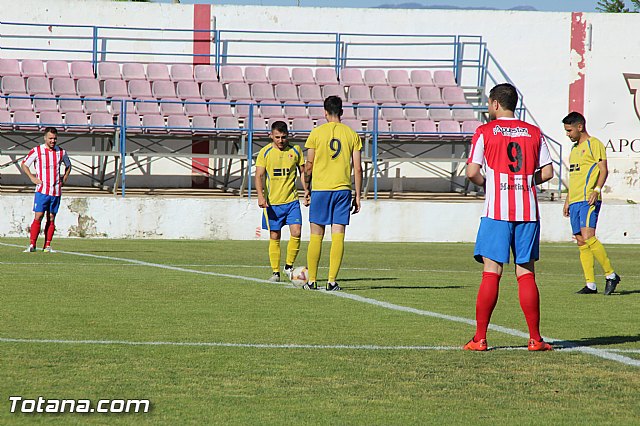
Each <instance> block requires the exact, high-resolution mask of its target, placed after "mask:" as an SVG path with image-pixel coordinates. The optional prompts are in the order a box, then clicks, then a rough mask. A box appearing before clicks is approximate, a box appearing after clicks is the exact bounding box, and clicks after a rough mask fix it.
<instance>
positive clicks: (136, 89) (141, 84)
mask: <svg viewBox="0 0 640 426" xmlns="http://www.w3.org/2000/svg"><path fill="white" fill-rule="evenodd" d="M129 96H131V97H132V98H134V99H138V98H152V97H153V94H152V93H151V86H150V85H149V82H148V81H144V80H132V81H130V82H129Z"/></svg>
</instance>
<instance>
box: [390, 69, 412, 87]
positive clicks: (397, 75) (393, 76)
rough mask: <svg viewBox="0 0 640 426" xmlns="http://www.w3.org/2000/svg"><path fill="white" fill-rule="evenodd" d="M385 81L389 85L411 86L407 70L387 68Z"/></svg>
mask: <svg viewBox="0 0 640 426" xmlns="http://www.w3.org/2000/svg"><path fill="white" fill-rule="evenodd" d="M387 81H388V82H389V86H391V87H402V86H411V81H410V80H409V73H408V72H407V70H389V72H387Z"/></svg>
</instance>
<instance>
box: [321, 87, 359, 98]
mask: <svg viewBox="0 0 640 426" xmlns="http://www.w3.org/2000/svg"><path fill="white" fill-rule="evenodd" d="M364 87H366V88H367V90H369V88H368V87H367V86H364ZM329 96H338V97H339V98H340V99H342V100H343V101H345V100H347V97H346V96H345V95H344V88H343V87H342V86H324V87H323V88H322V100H323V101H324V99H326V98H328V97H329Z"/></svg>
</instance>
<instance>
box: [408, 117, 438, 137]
mask: <svg viewBox="0 0 640 426" xmlns="http://www.w3.org/2000/svg"><path fill="white" fill-rule="evenodd" d="M413 131H414V132H416V133H418V134H419V135H418V137H420V138H421V139H436V138H437V137H438V136H437V132H438V129H437V128H436V123H435V121H433V120H416V122H415V123H414V129H413Z"/></svg>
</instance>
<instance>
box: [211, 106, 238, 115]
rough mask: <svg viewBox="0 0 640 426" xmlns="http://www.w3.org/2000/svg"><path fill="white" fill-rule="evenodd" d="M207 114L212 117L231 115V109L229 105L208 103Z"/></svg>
mask: <svg viewBox="0 0 640 426" xmlns="http://www.w3.org/2000/svg"><path fill="white" fill-rule="evenodd" d="M209 114H211V116H212V117H233V116H234V115H233V111H232V110H231V105H226V104H210V105H209Z"/></svg>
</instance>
